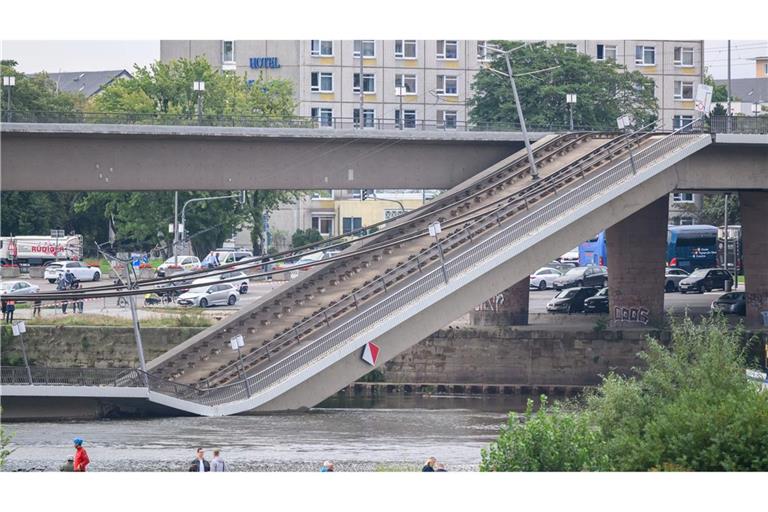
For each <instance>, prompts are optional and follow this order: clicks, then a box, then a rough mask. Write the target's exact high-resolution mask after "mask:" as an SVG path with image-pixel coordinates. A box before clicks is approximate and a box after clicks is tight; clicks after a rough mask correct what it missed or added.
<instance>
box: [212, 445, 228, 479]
mask: <svg viewBox="0 0 768 512" xmlns="http://www.w3.org/2000/svg"><path fill="white" fill-rule="evenodd" d="M221 471H229V467H228V466H227V463H226V462H224V459H222V458H221V450H213V458H212V459H211V472H213V473H219V472H221Z"/></svg>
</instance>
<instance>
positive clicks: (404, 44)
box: [395, 39, 416, 59]
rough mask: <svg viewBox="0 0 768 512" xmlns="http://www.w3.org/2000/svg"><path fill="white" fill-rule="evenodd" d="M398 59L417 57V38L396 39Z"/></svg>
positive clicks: (396, 56) (396, 55)
mask: <svg viewBox="0 0 768 512" xmlns="http://www.w3.org/2000/svg"><path fill="white" fill-rule="evenodd" d="M395 58H396V59H415V58H416V40H415V39H398V40H397V41H395Z"/></svg>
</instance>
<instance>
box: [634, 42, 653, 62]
mask: <svg viewBox="0 0 768 512" xmlns="http://www.w3.org/2000/svg"><path fill="white" fill-rule="evenodd" d="M635 64H638V65H640V66H655V65H656V47H655V46H635Z"/></svg>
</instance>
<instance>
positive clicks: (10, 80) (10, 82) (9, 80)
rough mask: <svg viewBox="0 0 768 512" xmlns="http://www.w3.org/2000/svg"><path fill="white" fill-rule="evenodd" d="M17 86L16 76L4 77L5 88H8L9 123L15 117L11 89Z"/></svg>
mask: <svg viewBox="0 0 768 512" xmlns="http://www.w3.org/2000/svg"><path fill="white" fill-rule="evenodd" d="M15 86H16V77H15V76H4V77H3V87H7V88H8V107H7V110H8V117H7V121H9V122H10V121H11V117H12V115H13V106H12V104H11V89H13V88H14V87H15Z"/></svg>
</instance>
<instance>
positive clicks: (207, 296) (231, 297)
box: [176, 283, 240, 308]
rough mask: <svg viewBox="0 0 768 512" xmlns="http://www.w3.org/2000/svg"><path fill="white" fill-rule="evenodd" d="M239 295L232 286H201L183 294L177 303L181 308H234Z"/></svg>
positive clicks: (226, 284)
mask: <svg viewBox="0 0 768 512" xmlns="http://www.w3.org/2000/svg"><path fill="white" fill-rule="evenodd" d="M239 295H240V292H239V291H238V289H237V288H236V287H235V286H232V285H231V284H228V283H220V284H215V283H213V284H211V285H210V286H200V287H198V288H192V289H191V290H189V291H188V292H186V293H182V294H181V295H179V298H178V299H177V300H176V303H177V304H179V305H181V306H200V307H201V308H207V307H208V306H216V305H221V306H224V305H229V306H233V305H234V304H235V303H236V302H237V298H238V296H239Z"/></svg>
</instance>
